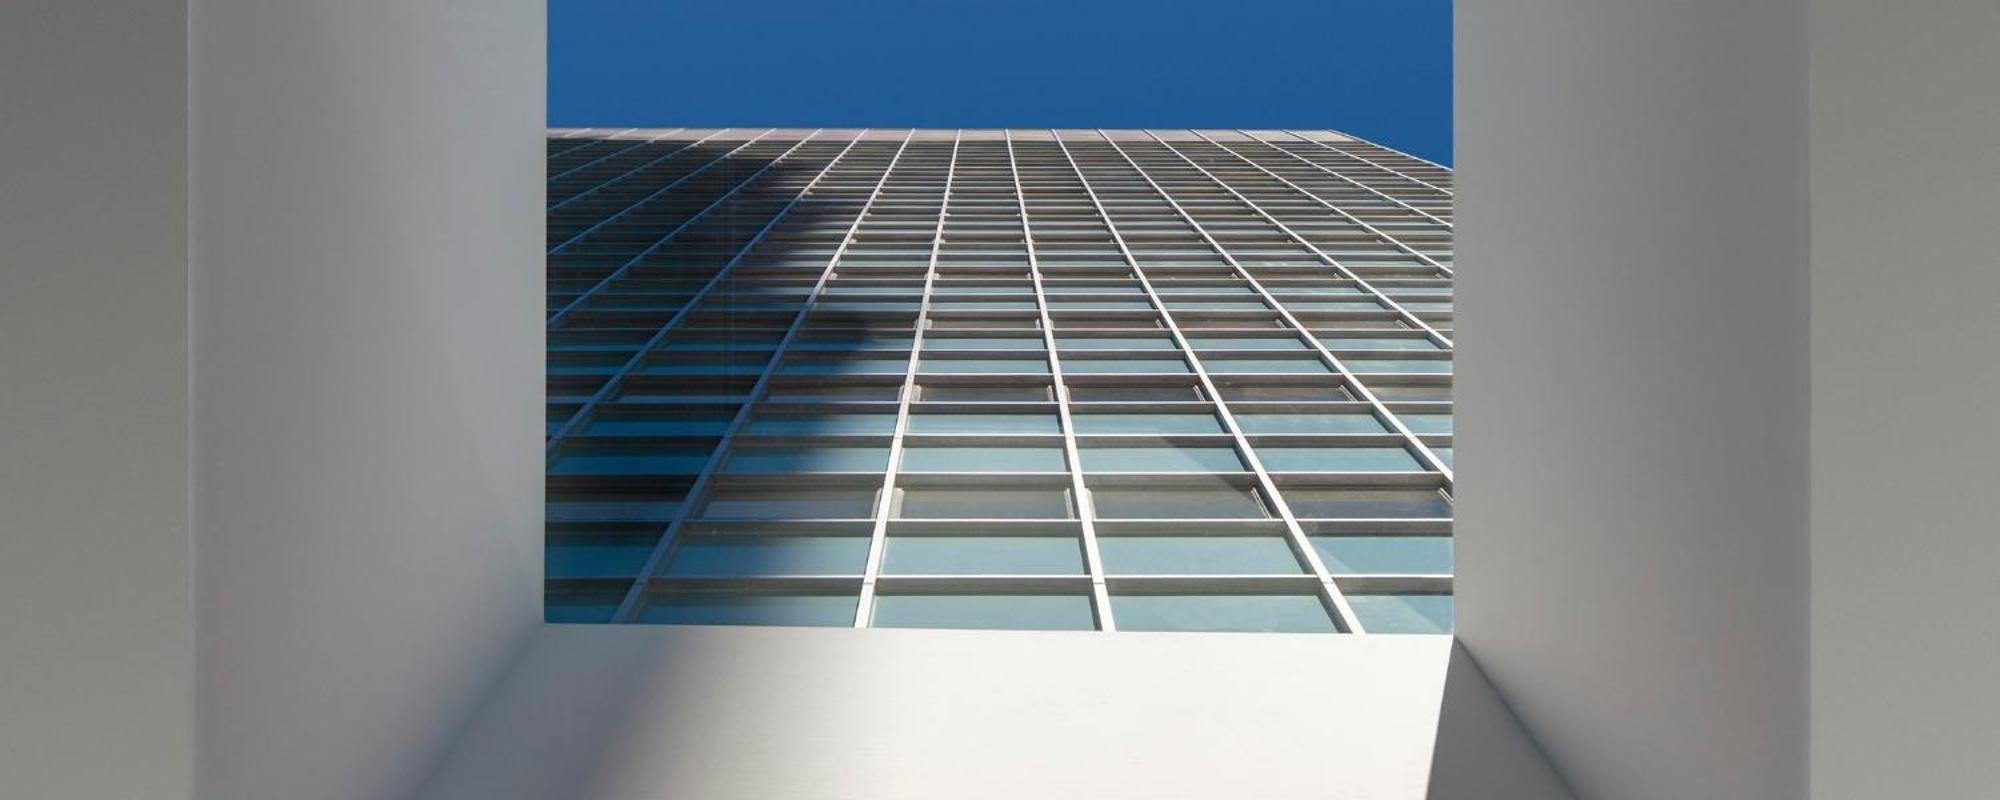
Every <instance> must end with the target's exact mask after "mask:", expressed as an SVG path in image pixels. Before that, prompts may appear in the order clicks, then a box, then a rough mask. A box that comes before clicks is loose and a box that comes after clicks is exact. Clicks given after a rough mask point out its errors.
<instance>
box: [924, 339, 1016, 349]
mask: <svg viewBox="0 0 2000 800" xmlns="http://www.w3.org/2000/svg"><path fill="white" fill-rule="evenodd" d="M1042 344H1043V343H1042V337H1040V336H1005V337H1001V336H988V337H979V338H946V337H942V336H935V337H931V338H928V339H925V340H924V349H925V350H1040V349H1042Z"/></svg>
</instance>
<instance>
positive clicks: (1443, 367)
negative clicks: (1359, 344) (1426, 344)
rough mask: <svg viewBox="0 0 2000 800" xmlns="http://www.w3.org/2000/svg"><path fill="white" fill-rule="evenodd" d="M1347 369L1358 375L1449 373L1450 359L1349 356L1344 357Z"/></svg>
mask: <svg viewBox="0 0 2000 800" xmlns="http://www.w3.org/2000/svg"><path fill="white" fill-rule="evenodd" d="M1342 363H1345V364H1346V365H1347V370H1348V371H1349V372H1352V373H1354V374H1356V375H1374V374H1380V373H1387V372H1418V373H1449V372H1451V362H1450V361H1415V360H1409V359H1381V358H1347V359H1342Z"/></svg>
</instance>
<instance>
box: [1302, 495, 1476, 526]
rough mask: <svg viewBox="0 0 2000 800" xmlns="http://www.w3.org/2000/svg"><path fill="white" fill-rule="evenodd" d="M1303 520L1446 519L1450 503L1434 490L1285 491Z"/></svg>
mask: <svg viewBox="0 0 2000 800" xmlns="http://www.w3.org/2000/svg"><path fill="white" fill-rule="evenodd" d="M1284 492H1285V504H1286V505H1289V506H1291V509H1292V513H1293V514H1295V515H1297V516H1298V517H1299V518H1300V519H1444V518H1449V517H1450V516H1451V504H1450V503H1448V502H1446V501H1445V499H1444V495H1442V494H1440V493H1438V492H1437V491H1434V490H1431V489H1307V488H1290V489H1285V490H1284Z"/></svg>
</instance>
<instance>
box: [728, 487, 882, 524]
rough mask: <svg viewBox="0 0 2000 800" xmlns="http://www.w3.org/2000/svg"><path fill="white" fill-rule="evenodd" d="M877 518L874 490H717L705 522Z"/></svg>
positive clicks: (737, 488) (736, 488) (738, 488)
mask: <svg viewBox="0 0 2000 800" xmlns="http://www.w3.org/2000/svg"><path fill="white" fill-rule="evenodd" d="M874 515H875V490H874V489H750V488H742V487H735V488H725V489H717V490H716V492H715V495H714V496H713V497H710V498H709V499H708V504H707V505H705V506H703V507H702V511H701V518H702V519H718V520H719V519H744V520H765V519H866V518H872V517H873V516H874Z"/></svg>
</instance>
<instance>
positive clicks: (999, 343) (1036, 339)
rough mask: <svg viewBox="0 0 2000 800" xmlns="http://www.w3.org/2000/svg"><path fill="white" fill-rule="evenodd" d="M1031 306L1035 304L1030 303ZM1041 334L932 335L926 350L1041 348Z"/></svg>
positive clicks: (927, 342)
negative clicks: (994, 335)
mask: <svg viewBox="0 0 2000 800" xmlns="http://www.w3.org/2000/svg"><path fill="white" fill-rule="evenodd" d="M1028 307H1029V308H1033V307H1034V304H1033V303H1029V304H1028ZM1042 344H1043V343H1042V337H1040V336H1010V337H979V338H947V337H932V338H929V339H925V340H924V349H925V350H1040V349H1042Z"/></svg>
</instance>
